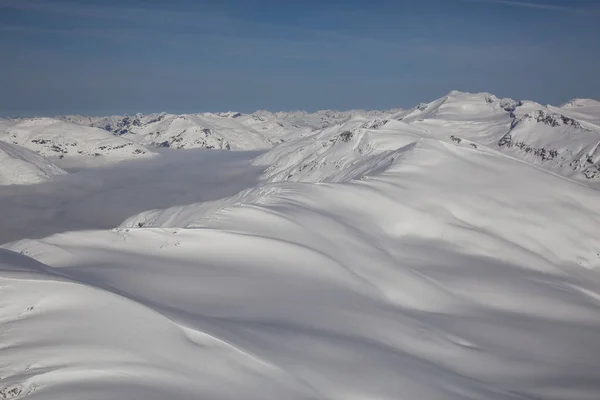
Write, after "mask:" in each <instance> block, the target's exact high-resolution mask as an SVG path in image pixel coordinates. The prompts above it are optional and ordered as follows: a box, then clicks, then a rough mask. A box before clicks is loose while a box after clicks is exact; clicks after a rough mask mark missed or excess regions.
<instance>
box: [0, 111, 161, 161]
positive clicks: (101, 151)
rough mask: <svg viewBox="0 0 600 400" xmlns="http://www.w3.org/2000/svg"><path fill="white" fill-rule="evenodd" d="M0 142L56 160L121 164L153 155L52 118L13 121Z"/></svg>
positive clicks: (121, 140)
mask: <svg viewBox="0 0 600 400" xmlns="http://www.w3.org/2000/svg"><path fill="white" fill-rule="evenodd" d="M0 140H3V141H5V142H9V143H12V144H16V145H20V146H23V147H26V148H28V149H30V150H33V151H35V152H36V153H38V154H40V155H42V156H44V157H54V158H57V159H60V158H67V159H69V158H75V159H77V158H83V157H101V158H102V159H103V161H105V160H106V161H120V160H124V159H131V158H138V157H148V156H150V155H152V154H153V153H152V152H151V151H150V150H148V149H147V148H145V147H143V146H140V145H139V144H137V143H135V142H133V141H131V140H128V139H124V138H120V137H117V136H114V135H112V134H110V133H109V132H107V131H105V130H102V129H98V128H91V127H83V126H80V125H76V124H73V123H69V122H65V121H60V120H57V119H53V118H26V119H21V120H15V121H13V123H12V124H10V125H9V126H6V127H4V129H3V130H2V131H0Z"/></svg>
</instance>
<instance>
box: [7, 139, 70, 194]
mask: <svg viewBox="0 0 600 400" xmlns="http://www.w3.org/2000/svg"><path fill="white" fill-rule="evenodd" d="M64 173H65V171H64V170H62V169H61V168H59V167H57V166H56V165H54V164H52V163H51V162H50V161H48V160H47V159H45V158H44V157H42V156H40V155H38V154H36V153H34V152H33V151H31V150H28V149H26V148H24V147H21V146H17V145H14V144H10V143H6V142H3V141H1V140H0V185H23V184H32V183H40V182H45V181H48V180H50V179H52V176H54V175H61V174H64Z"/></svg>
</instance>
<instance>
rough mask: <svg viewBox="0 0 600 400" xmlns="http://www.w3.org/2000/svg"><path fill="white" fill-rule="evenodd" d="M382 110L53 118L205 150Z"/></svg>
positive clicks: (295, 133)
mask: <svg viewBox="0 0 600 400" xmlns="http://www.w3.org/2000/svg"><path fill="white" fill-rule="evenodd" d="M385 113H386V112H383V111H363V110H354V111H345V112H340V111H330V110H324V111H318V112H315V113H306V112H300V111H299V112H290V113H286V112H279V113H271V112H268V111H257V112H255V113H253V114H242V113H237V112H222V113H200V114H184V115H173V114H166V113H161V114H150V115H142V114H137V115H135V116H110V117H85V116H78V115H70V116H62V117H57V118H60V119H62V120H65V121H68V122H73V123H76V124H80V125H84V126H93V127H98V128H102V129H105V130H107V131H109V132H112V133H114V134H115V135H120V136H123V137H126V138H128V139H131V140H134V141H136V142H138V143H141V144H143V145H147V146H158V147H173V148H177V149H190V148H208V149H224V150H258V149H268V148H271V147H272V146H273V145H276V144H278V143H281V142H283V141H285V140H288V139H290V138H297V137H300V136H304V135H307V134H309V133H311V132H313V131H314V130H317V129H323V128H325V127H328V126H333V125H337V124H340V123H343V122H346V121H348V120H349V119H351V118H353V117H355V116H357V115H364V116H376V115H380V114H385Z"/></svg>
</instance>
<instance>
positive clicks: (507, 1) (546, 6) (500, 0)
mask: <svg viewBox="0 0 600 400" xmlns="http://www.w3.org/2000/svg"><path fill="white" fill-rule="evenodd" d="M463 1H466V2H469V3H487V4H499V5H504V6H512V7H523V8H535V9H538V10H549V11H561V12H572V13H593V14H598V13H599V12H600V11H599V10H598V9H592V8H584V7H577V6H575V5H572V3H571V5H557V4H550V3H534V2H531V1H519V0H463Z"/></svg>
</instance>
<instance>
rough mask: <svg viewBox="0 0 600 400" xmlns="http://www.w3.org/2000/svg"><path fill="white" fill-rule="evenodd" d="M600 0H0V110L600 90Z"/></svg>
mask: <svg viewBox="0 0 600 400" xmlns="http://www.w3.org/2000/svg"><path fill="white" fill-rule="evenodd" d="M599 71H600V2H597V1H594V0H586V1H578V0H568V1H559V0H555V1H552V0H545V1H542V0H527V1H520V0H515V1H512V0H404V1H403V0H395V1H392V0H389V1H386V0H371V1H359V0H347V1H342V0H337V1H327V0H321V1H310V0H304V1H296V0H289V1H285V0H245V1H242V0H239V1H233V0H214V1H192V0H171V1H157V0H139V1H136V0H131V1H116V0H89V1H86V0H77V1H70V0H56V1H54V0H53V1H50V0H0V77H1V78H0V115H4V116H8V115H54V114H64V113H83V114H93V115H104V114H113V113H125V112H127V113H135V112H144V113H149V112H158V111H168V112H176V113H184V112H199V111H217V110H236V111H242V112H249V111H253V110H256V109H268V110H274V111H277V110H295V109H305V110H316V109H323V108H332V109H349V108H369V109H373V108H394V107H410V106H412V105H414V104H416V103H418V102H421V101H428V100H433V99H435V98H438V97H441V96H443V95H444V94H445V93H447V92H449V91H450V90H452V89H458V90H463V91H487V92H492V93H494V94H496V95H498V96H508V97H513V98H516V99H531V100H536V101H539V102H541V103H555V104H556V103H561V102H564V101H567V100H569V99H571V98H573V97H591V98H597V99H598V98H600V72H599Z"/></svg>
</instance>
